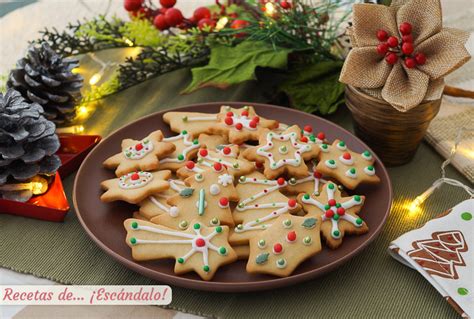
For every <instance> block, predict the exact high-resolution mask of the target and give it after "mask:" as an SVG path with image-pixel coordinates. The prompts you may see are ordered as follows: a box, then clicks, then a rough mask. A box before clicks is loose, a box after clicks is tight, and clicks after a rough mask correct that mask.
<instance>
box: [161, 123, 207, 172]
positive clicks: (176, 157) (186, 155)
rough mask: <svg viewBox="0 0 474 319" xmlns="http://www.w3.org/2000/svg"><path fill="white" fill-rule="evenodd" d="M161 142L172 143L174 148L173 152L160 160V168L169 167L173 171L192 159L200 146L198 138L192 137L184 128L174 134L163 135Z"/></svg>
mask: <svg viewBox="0 0 474 319" xmlns="http://www.w3.org/2000/svg"><path fill="white" fill-rule="evenodd" d="M163 142H168V143H172V144H174V146H175V147H176V148H175V150H174V152H173V153H171V154H168V155H167V156H166V157H164V158H162V159H161V160H160V169H169V170H171V171H173V172H175V171H177V170H178V169H179V168H181V167H183V166H184V164H185V163H186V162H187V161H189V160H192V159H194V158H195V157H196V153H197V152H198V150H199V148H200V147H201V144H200V143H199V140H198V139H197V138H193V136H192V135H191V134H189V133H188V131H186V130H184V131H181V133H180V134H178V135H176V136H171V137H165V138H164V139H163Z"/></svg>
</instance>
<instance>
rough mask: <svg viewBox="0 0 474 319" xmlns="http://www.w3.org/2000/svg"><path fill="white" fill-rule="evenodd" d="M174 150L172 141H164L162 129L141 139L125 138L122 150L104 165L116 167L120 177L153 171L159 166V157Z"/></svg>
mask: <svg viewBox="0 0 474 319" xmlns="http://www.w3.org/2000/svg"><path fill="white" fill-rule="evenodd" d="M174 150H175V146H174V145H173V144H172V143H168V142H164V141H163V134H162V133H161V131H154V132H152V133H151V134H150V135H148V136H147V137H145V138H144V139H143V140H141V141H137V140H132V139H125V140H123V141H122V152H121V153H119V154H115V155H113V156H111V157H109V158H108V159H106V160H105V162H104V163H103V165H104V167H105V168H108V169H115V175H117V176H118V177H120V176H122V175H125V174H127V173H130V172H133V171H153V170H156V169H158V168H159V159H160V158H163V157H165V156H167V155H169V154H171V153H172V152H173V151H174Z"/></svg>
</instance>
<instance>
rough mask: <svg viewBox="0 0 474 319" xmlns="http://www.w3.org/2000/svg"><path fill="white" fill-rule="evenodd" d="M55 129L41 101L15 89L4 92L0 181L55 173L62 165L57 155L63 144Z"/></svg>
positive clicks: (1, 97) (0, 106)
mask: <svg viewBox="0 0 474 319" xmlns="http://www.w3.org/2000/svg"><path fill="white" fill-rule="evenodd" d="M55 130H56V127H55V125H54V123H53V122H51V121H48V120H47V119H46V118H44V116H43V108H42V107H41V105H39V104H38V103H31V104H30V103H28V102H26V101H25V99H24V98H23V97H22V96H21V94H20V93H19V92H18V91H16V90H13V89H8V90H7V92H6V93H5V95H3V94H2V93H0V185H3V184H5V183H7V182H14V181H26V180H28V179H30V178H32V177H34V176H36V175H38V174H54V173H55V172H56V171H57V170H58V168H59V166H60V165H61V161H60V160H59V157H57V156H56V155H54V153H56V151H57V150H58V149H59V146H60V145H59V138H58V136H57V135H56V134H55Z"/></svg>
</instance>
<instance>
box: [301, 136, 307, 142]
mask: <svg viewBox="0 0 474 319" xmlns="http://www.w3.org/2000/svg"><path fill="white" fill-rule="evenodd" d="M300 141H301V142H303V143H307V142H308V138H307V137H306V136H303V137H301V139H300Z"/></svg>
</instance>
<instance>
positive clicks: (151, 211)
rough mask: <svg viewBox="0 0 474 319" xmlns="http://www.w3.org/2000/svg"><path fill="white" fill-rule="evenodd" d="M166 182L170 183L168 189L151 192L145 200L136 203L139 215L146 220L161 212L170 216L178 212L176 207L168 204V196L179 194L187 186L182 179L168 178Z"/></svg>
mask: <svg viewBox="0 0 474 319" xmlns="http://www.w3.org/2000/svg"><path fill="white" fill-rule="evenodd" d="M168 183H169V184H170V188H169V189H167V190H165V191H164V192H160V193H157V194H151V195H150V196H148V197H147V198H146V199H145V200H143V201H141V202H140V203H138V206H140V215H142V216H143V217H144V218H146V219H147V220H151V219H152V218H153V217H155V216H158V215H162V214H169V215H171V216H175V215H177V214H178V208H177V207H176V206H170V205H168V203H167V201H168V199H169V198H170V197H172V196H174V195H176V194H179V193H180V192H181V191H182V190H183V189H185V188H186V187H187V186H186V184H185V183H184V181H181V180H179V179H169V180H168Z"/></svg>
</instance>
